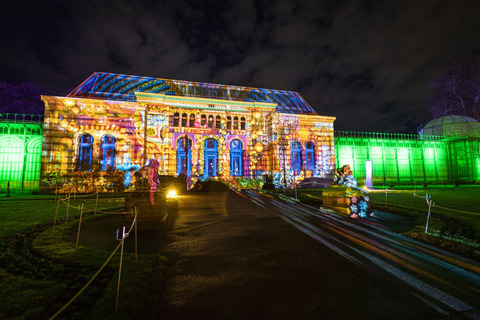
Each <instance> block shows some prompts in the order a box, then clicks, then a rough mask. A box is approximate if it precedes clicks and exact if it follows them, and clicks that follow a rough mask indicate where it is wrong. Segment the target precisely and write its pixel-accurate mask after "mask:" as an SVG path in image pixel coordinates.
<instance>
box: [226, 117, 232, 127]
mask: <svg viewBox="0 0 480 320" xmlns="http://www.w3.org/2000/svg"><path fill="white" fill-rule="evenodd" d="M227 129H229V130H230V129H232V117H230V116H228V117H227Z"/></svg>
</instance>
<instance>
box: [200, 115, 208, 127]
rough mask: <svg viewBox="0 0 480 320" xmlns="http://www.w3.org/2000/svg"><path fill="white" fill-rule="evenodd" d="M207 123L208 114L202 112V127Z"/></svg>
mask: <svg viewBox="0 0 480 320" xmlns="http://www.w3.org/2000/svg"><path fill="white" fill-rule="evenodd" d="M206 124H207V116H206V115H204V114H202V117H201V122H200V125H201V126H202V128H205V126H206Z"/></svg>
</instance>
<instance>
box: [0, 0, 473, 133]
mask: <svg viewBox="0 0 480 320" xmlns="http://www.w3.org/2000/svg"><path fill="white" fill-rule="evenodd" d="M479 16H480V1H473V0H457V1H451V0H443V1H442V0H439V1H433V0H432V1H430V0H424V1H418V0H402V1H399V0H395V1H390V0H388V1H360V0H345V1H340V0H328V1H323V0H319V1H314V0H299V1H260V0H259V1H249V0H241V1H201V0H192V1H186V0H172V1H161V0H152V1H140V0H135V1H133V0H132V1H115V0H105V1H103V0H95V1H89V0H85V1H32V0H30V1H22V0H7V1H3V4H1V5H0V25H1V28H0V57H1V60H0V82H1V81H12V80H17V81H18V80H21V81H30V82H33V83H36V84H38V85H41V86H44V87H46V88H48V89H49V90H51V92H52V93H53V94H55V95H65V94H66V93H68V92H69V91H70V90H72V89H74V88H75V87H76V86H78V85H79V84H80V83H82V82H83V81H84V80H85V79H86V78H87V77H88V76H90V75H91V74H92V73H93V72H96V71H105V72H113V73H124V74H132V75H138V76H150V77H158V78H167V79H177V80H190V81H199V82H211V83H220V84H231V85H239V86H249V87H260V88H269V89H282V90H291V91H297V92H299V93H300V94H301V95H302V96H303V97H304V98H305V100H306V101H307V102H308V103H309V104H310V105H311V106H312V107H313V108H314V109H315V110H316V111H317V112H318V113H319V114H320V115H327V116H335V117H337V120H336V121H335V129H336V130H349V131H379V132H380V131H385V132H402V131H404V130H405V126H404V120H403V118H408V119H412V117H415V119H416V121H417V122H418V123H426V122H427V121H428V120H429V115H428V109H427V106H426V101H427V99H428V98H429V92H428V90H427V85H428V83H429V82H430V81H431V80H433V79H434V78H435V76H437V75H438V74H439V73H440V72H441V67H442V65H443V64H444V62H445V61H446V60H448V59H452V58H455V57H458V56H463V55H468V54H472V53H478V52H479V51H480V50H479V49H480V18H479Z"/></svg>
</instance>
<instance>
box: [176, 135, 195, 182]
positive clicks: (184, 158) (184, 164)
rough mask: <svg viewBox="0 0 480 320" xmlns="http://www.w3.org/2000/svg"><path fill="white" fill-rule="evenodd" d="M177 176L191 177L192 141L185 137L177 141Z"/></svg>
mask: <svg viewBox="0 0 480 320" xmlns="http://www.w3.org/2000/svg"><path fill="white" fill-rule="evenodd" d="M177 174H184V175H186V176H189V177H190V176H191V175H192V139H190V137H188V136H186V135H185V136H183V137H180V138H179V139H178V140H177Z"/></svg>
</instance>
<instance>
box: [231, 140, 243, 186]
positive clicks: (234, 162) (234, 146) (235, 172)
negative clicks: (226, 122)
mask: <svg viewBox="0 0 480 320" xmlns="http://www.w3.org/2000/svg"><path fill="white" fill-rule="evenodd" d="M230 175H231V176H235V177H238V176H243V150H242V141H240V140H238V139H233V140H232V141H231V142H230Z"/></svg>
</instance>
